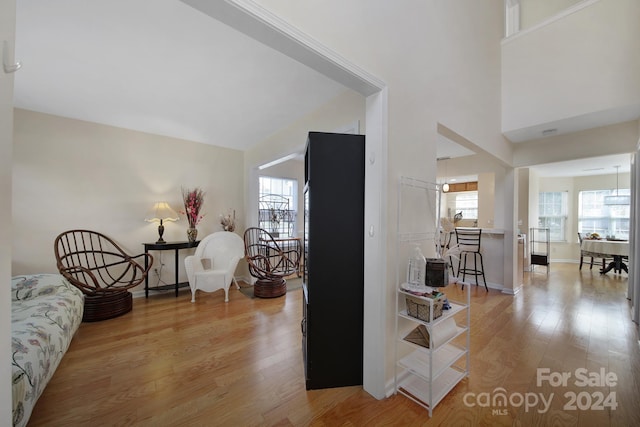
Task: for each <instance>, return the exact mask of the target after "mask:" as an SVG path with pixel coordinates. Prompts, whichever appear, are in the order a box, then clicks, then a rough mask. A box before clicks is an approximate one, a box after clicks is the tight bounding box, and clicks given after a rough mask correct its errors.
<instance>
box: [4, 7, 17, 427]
mask: <svg viewBox="0 0 640 427" xmlns="http://www.w3.org/2000/svg"><path fill="white" fill-rule="evenodd" d="M15 16H16V2H15V0H7V1H0V43H1V42H2V41H3V40H7V41H10V43H9V45H10V46H11V49H12V52H13V40H14V38H15ZM1 48H2V45H0V49H1ZM0 55H2V53H1V52H0ZM11 56H13V55H11ZM12 141H13V74H6V73H5V72H4V70H2V69H0V242H2V244H0V280H1V281H2V284H3V286H0V313H2V315H1V316H0V343H4V344H1V345H0V348H3V349H4V350H2V353H1V354H0V384H1V385H0V414H2V416H1V417H0V426H10V425H11V424H12V423H11V416H10V415H9V414H11V408H12V404H11V351H12V350H11V292H10V287H9V283H10V281H11V244H10V243H9V242H11V230H12V226H11V168H12V165H11V161H12V158H13V154H12V153H13V144H12Z"/></svg>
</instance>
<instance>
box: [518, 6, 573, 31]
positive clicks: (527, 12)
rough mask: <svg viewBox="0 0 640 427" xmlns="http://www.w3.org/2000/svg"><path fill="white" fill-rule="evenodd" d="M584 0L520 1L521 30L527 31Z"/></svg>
mask: <svg viewBox="0 0 640 427" xmlns="http://www.w3.org/2000/svg"><path fill="white" fill-rule="evenodd" d="M580 1H582V0H520V29H521V30H526V29H527V28H530V27H532V26H534V25H536V24H539V23H540V22H542V21H544V20H545V19H548V18H550V17H551V16H553V15H555V14H557V13H558V12H561V11H563V10H565V9H567V8H568V7H570V6H573V5H574V4H576V3H579V2H580Z"/></svg>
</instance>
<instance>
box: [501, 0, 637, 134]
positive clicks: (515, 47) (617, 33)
mask: <svg viewBox="0 0 640 427" xmlns="http://www.w3.org/2000/svg"><path fill="white" fill-rule="evenodd" d="M638 22H640V2H638V1H637V0H600V1H598V2H596V3H594V4H592V5H591V6H589V7H586V8H583V9H581V10H580V11H578V12H576V13H574V14H571V15H569V16H566V17H564V18H563V19H561V20H558V21H555V22H553V23H551V24H549V25H547V26H545V27H543V28H540V29H538V30H536V31H534V32H531V33H526V34H522V35H520V36H517V37H513V38H511V39H507V40H505V41H504V43H503V45H502V129H503V130H504V131H505V132H509V131H512V130H517V129H522V128H527V127H530V126H535V125H539V124H543V123H548V122H553V121H555V120H560V119H566V118H572V117H579V116H584V115H587V114H590V113H596V112H598V113H599V112H605V111H615V110H616V109H618V108H620V107H627V106H636V108H637V106H639V105H640V55H638V40H640V26H639V25H637V24H638Z"/></svg>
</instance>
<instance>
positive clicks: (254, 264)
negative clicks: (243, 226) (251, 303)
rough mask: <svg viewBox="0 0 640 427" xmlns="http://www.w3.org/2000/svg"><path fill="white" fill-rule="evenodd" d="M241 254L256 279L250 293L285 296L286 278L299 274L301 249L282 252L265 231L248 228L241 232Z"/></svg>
mask: <svg viewBox="0 0 640 427" xmlns="http://www.w3.org/2000/svg"><path fill="white" fill-rule="evenodd" d="M244 253H245V259H246V260H247V264H248V266H249V274H251V275H252V276H253V277H255V278H256V279H257V281H256V283H255V284H254V286H253V294H254V295H255V296H256V297H260V298H274V297H279V296H282V295H284V294H285V293H287V281H286V279H285V278H286V277H287V276H290V275H292V274H295V273H297V272H298V269H299V267H300V257H301V253H300V248H299V247H295V248H292V249H287V250H283V249H282V248H281V247H280V245H278V242H276V241H275V240H274V238H273V236H272V235H271V234H270V233H269V232H268V231H267V230H265V229H263V228H258V227H251V228H248V229H247V230H246V231H245V232H244Z"/></svg>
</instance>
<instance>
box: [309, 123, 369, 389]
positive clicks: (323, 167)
mask: <svg viewBox="0 0 640 427" xmlns="http://www.w3.org/2000/svg"><path fill="white" fill-rule="evenodd" d="M364 167H365V138H364V136H362V135H345V134H335V133H320V132H310V133H309V137H308V140H307V147H306V153H305V190H304V241H303V248H304V256H305V261H304V274H303V291H304V299H303V304H304V307H303V319H302V334H303V336H302V350H303V357H304V365H305V375H306V387H307V389H319V388H329V387H342V386H350V385H360V384H362V351H363V350H362V345H363V316H364V314H363V312H364V307H363V300H364V228H365V226H364V179H365V178H364V174H365V171H364Z"/></svg>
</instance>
